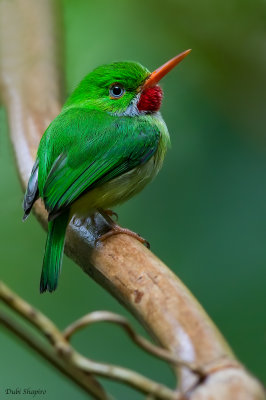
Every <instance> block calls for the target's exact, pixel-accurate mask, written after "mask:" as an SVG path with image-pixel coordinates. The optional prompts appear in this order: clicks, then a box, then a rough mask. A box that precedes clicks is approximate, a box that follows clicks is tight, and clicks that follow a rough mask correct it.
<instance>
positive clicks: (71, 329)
mask: <svg viewBox="0 0 266 400" xmlns="http://www.w3.org/2000/svg"><path fill="white" fill-rule="evenodd" d="M96 322H112V323H114V324H117V325H119V326H120V327H122V328H123V329H124V331H125V332H126V333H127V335H128V336H129V337H130V338H131V339H132V341H133V342H134V343H136V344H137V345H138V346H139V347H141V348H142V349H143V350H145V351H147V352H148V353H150V354H153V355H154V356H156V357H159V358H160V359H162V360H164V361H167V362H169V363H171V364H175V365H176V366H178V365H179V366H183V367H186V368H188V369H190V370H191V371H193V372H194V373H195V374H198V375H199V376H200V377H204V376H205V373H204V371H203V369H201V368H198V367H197V366H196V365H195V364H193V363H189V362H186V361H183V360H180V359H179V358H177V357H176V356H175V355H174V354H172V353H170V352H169V351H168V350H166V349H163V348H162V347H159V346H156V345H154V344H153V343H151V342H150V341H149V340H147V339H145V338H144V337H143V336H141V335H138V334H137V333H136V332H135V330H134V329H133V328H132V326H131V325H130V324H129V322H128V321H127V319H126V318H125V317H123V316H121V315H119V314H115V313H113V312H110V311H94V312H92V313H90V314H87V315H85V316H84V317H82V318H80V319H78V320H77V321H75V322H73V323H72V324H70V325H69V326H68V327H67V328H66V329H65V330H64V332H63V335H64V337H65V338H66V339H67V340H69V339H70V338H71V336H72V335H73V334H74V333H76V332H77V331H79V330H80V329H82V328H84V327H86V326H88V325H92V324H94V323H96Z"/></svg>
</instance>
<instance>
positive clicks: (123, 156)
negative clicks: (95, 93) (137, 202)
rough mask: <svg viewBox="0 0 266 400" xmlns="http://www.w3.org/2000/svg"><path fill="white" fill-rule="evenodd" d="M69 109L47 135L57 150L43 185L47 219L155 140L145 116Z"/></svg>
mask: <svg viewBox="0 0 266 400" xmlns="http://www.w3.org/2000/svg"><path fill="white" fill-rule="evenodd" d="M69 113H71V114H70V115H62V116H61V118H60V119H59V121H56V122H55V126H54V127H53V125H51V126H50V128H49V129H50V132H48V133H47V135H48V136H47V138H46V143H48V142H50V143H51V141H52V140H53V144H54V146H53V147H54V148H55V149H57V152H56V151H55V153H54V155H53V156H54V158H55V161H54V162H53V163H52V166H51V168H50V171H49V172H48V175H47V178H46V181H45V183H44V186H43V190H42V192H43V196H42V197H43V199H44V203H45V206H46V209H47V210H48V212H49V218H50V219H53V218H54V217H55V216H57V215H58V214H60V213H61V212H62V211H63V210H65V209H66V208H67V207H69V206H70V205H71V204H72V203H73V202H74V201H75V200H76V199H77V198H78V197H80V196H81V195H82V194H83V193H84V192H86V191H88V190H90V189H92V188H94V187H96V186H99V185H101V184H103V183H105V182H107V181H110V180H111V179H113V178H115V177H117V176H119V175H122V174H124V173H126V172H128V171H130V170H131V169H133V168H135V167H136V166H138V165H141V164H144V163H145V162H147V161H148V160H149V159H150V158H151V157H152V155H153V154H154V153H155V151H156V150H157V148H158V143H159V140H160V131H159V128H158V127H157V126H156V124H153V123H151V120H150V119H149V118H141V117H138V118H132V117H115V116H109V115H107V114H103V113H99V112H86V111H83V110H69V111H68V112H67V113H65V114H69ZM54 142H55V143H54ZM50 145H51V144H50ZM56 153H59V154H58V155H57V154H56ZM55 156H56V157H55Z"/></svg>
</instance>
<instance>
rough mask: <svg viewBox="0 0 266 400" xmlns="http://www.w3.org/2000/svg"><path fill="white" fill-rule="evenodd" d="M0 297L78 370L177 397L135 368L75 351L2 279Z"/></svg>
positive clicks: (159, 396) (160, 395) (170, 399)
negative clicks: (106, 361) (124, 366)
mask: <svg viewBox="0 0 266 400" xmlns="http://www.w3.org/2000/svg"><path fill="white" fill-rule="evenodd" d="M0 299H1V300H2V301H3V302H4V303H5V304H6V305H7V306H9V307H10V308H11V309H12V310H14V311H16V312H17V313H18V314H19V315H21V316H22V317H23V318H25V319H26V320H28V321H29V322H30V323H31V324H32V325H33V326H35V327H36V328H37V329H38V330H39V331H40V332H41V333H42V334H43V335H44V336H45V337H46V338H47V339H48V340H49V342H50V343H51V344H52V345H53V347H54V350H55V352H56V354H57V356H58V357H59V358H61V359H63V360H64V361H65V362H66V363H67V364H69V365H71V366H72V367H75V368H77V369H78V370H79V371H82V372H87V373H89V374H93V375H99V376H103V377H105V378H108V379H114V380H117V381H120V382H123V383H126V384H128V385H130V386H132V387H134V388H135V389H137V390H139V391H141V392H143V393H146V394H153V395H154V396H156V398H157V399H162V400H177V399H178V396H179V395H178V394H177V392H176V391H173V390H171V389H169V388H167V387H166V386H164V385H162V384H159V383H157V382H154V381H152V380H151V379H148V378H146V377H144V376H142V375H141V374H139V373H137V372H135V371H131V370H129V369H127V368H122V367H120V366H116V365H110V364H104V363H98V362H96V361H93V360H90V359H88V358H86V357H84V356H83V355H81V354H80V353H78V352H77V351H75V350H74V349H73V347H71V346H70V344H69V342H68V341H67V340H66V339H65V337H64V335H63V334H62V333H61V332H60V330H59V329H58V328H57V327H56V326H55V325H54V323H53V322H52V321H51V320H50V319H49V318H47V317H46V316H45V315H44V314H42V313H41V312H40V311H39V310H37V309H35V308H33V307H32V306H31V305H30V304H28V303H27V302H26V301H25V300H23V299H22V298H21V297H19V296H18V295H17V294H15V293H14V292H12V291H11V290H10V289H9V288H8V287H7V286H6V285H5V284H4V283H3V282H0Z"/></svg>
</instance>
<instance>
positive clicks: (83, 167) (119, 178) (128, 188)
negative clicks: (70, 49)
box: [23, 49, 191, 293]
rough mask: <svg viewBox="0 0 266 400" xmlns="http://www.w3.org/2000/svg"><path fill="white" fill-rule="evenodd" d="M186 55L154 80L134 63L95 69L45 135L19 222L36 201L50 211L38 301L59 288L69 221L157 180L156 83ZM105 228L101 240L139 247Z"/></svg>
mask: <svg viewBox="0 0 266 400" xmlns="http://www.w3.org/2000/svg"><path fill="white" fill-rule="evenodd" d="M190 51H191V50H190V49H189V50H186V51H184V52H182V53H180V54H178V55H177V56H175V57H174V58H172V59H170V60H169V61H168V62H166V63H165V64H163V65H162V66H161V67H159V68H157V69H156V70H155V71H153V72H152V73H151V72H150V71H149V70H148V69H147V68H145V67H143V66H142V65H141V64H139V63H137V62H133V61H123V62H113V63H110V64H105V65H101V66H99V67H97V68H95V69H94V70H93V71H92V72H90V73H89V74H88V75H86V76H85V78H84V79H83V80H82V81H81V82H80V83H79V85H78V86H77V87H76V89H74V91H73V93H72V94H71V95H70V96H69V97H68V99H67V100H66V102H65V104H64V105H63V107H62V110H61V112H60V114H59V115H58V116H57V117H56V118H55V119H54V120H53V121H52V122H51V123H50V125H49V126H48V128H47V129H46V131H45V132H44V134H43V136H42V138H41V140H40V143H39V147H38V151H37V156H36V161H35V163H34V165H33V168H32V171H31V175H30V178H29V181H28V185H27V189H26V192H25V196H24V201H23V209H24V216H23V220H26V219H27V217H28V216H29V214H30V212H31V209H32V207H33V205H34V203H35V201H36V200H37V199H38V198H39V197H40V198H41V199H42V201H43V203H44V206H45V208H46V210H47V211H48V233H47V239H46V245H45V252H44V257H43V265H42V272H41V279H40V292H41V293H43V292H46V291H49V292H53V291H55V289H56V288H57V286H58V279H59V275H60V271H61V264H62V256H63V249H64V242H65V234H66V228H67V225H68V224H69V222H70V220H71V219H72V217H75V216H76V217H81V218H85V217H89V216H92V215H93V214H94V213H95V212H96V211H97V210H98V211H100V212H101V213H104V212H105V210H107V211H106V214H109V213H111V214H112V211H109V212H108V210H110V208H112V207H114V206H116V205H117V204H120V203H123V202H125V201H126V200H128V199H129V198H131V197H132V196H134V195H135V194H137V193H138V192H140V191H141V190H142V189H143V188H144V187H145V186H146V185H147V183H149V182H150V181H151V180H152V179H153V178H154V177H155V176H156V175H157V173H158V171H159V170H160V168H161V166H162V163H163V160H164V157H165V154H166V151H167V149H168V147H169V146H170V136H169V133H168V130H167V126H166V124H165V122H164V120H163V118H162V116H161V114H160V106H161V103H162V97H163V91H162V89H161V87H160V86H159V84H158V83H159V81H160V80H161V79H162V78H163V77H164V76H165V75H166V74H167V73H168V72H169V71H170V70H172V69H173V68H174V67H175V66H176V65H178V64H179V63H180V61H182V60H183V59H184V58H185V57H186V56H187V55H188V54H189V53H190ZM106 214H105V215H106ZM111 221H112V227H111V230H110V231H109V232H107V233H106V234H104V235H103V236H102V237H101V238H100V240H102V241H103V240H105V239H106V238H107V237H109V236H111V235H113V234H117V233H126V234H129V235H131V236H134V237H136V238H137V239H139V240H140V241H141V242H142V243H144V242H145V240H144V239H142V238H141V237H140V236H139V235H137V234H136V233H134V232H132V231H130V230H128V229H125V228H122V227H120V226H119V225H118V224H116V223H115V222H114V221H113V220H111Z"/></svg>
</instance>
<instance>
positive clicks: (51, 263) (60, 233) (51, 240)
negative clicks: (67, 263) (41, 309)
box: [40, 211, 69, 293]
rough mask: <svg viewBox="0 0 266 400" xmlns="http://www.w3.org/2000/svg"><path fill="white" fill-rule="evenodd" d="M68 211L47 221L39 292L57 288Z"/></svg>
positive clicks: (51, 290)
mask: <svg viewBox="0 0 266 400" xmlns="http://www.w3.org/2000/svg"><path fill="white" fill-rule="evenodd" d="M68 217H69V211H66V212H64V213H62V214H61V215H59V216H58V217H57V218H55V219H54V220H52V221H50V222H49V223H48V235H47V239H46V245H45V253H44V258H43V265H42V275H41V281H40V292H41V293H43V292H46V290H48V291H49V292H53V291H54V290H55V289H56V288H57V284H58V277H59V274H60V270H61V264H62V256H63V249H64V243H65V234H66V228H67V224H68Z"/></svg>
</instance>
